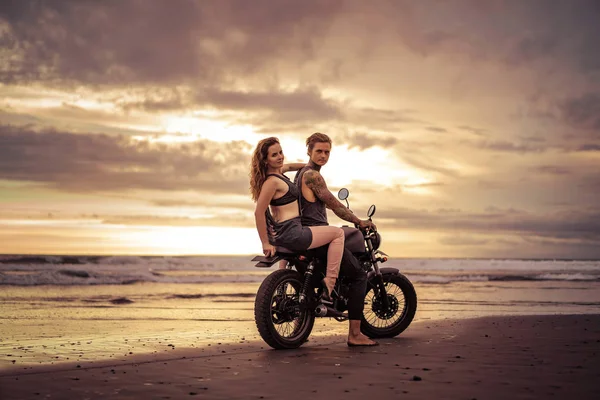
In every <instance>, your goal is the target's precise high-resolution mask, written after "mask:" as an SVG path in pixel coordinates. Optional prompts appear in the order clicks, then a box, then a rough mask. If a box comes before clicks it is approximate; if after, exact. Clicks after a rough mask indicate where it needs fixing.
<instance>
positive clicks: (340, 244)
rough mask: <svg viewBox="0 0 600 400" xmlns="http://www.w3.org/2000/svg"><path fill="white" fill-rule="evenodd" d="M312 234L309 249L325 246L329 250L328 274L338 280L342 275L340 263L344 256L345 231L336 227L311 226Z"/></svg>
mask: <svg viewBox="0 0 600 400" xmlns="http://www.w3.org/2000/svg"><path fill="white" fill-rule="evenodd" d="M309 228H310V230H311V232H312V242H311V243H310V246H309V249H314V248H316V247H321V246H325V245H326V244H328V243H329V249H328V250H327V273H326V276H327V277H329V278H337V277H338V275H339V273H340V263H341V262H342V255H343V254H344V239H345V236H344V231H343V230H342V228H338V227H335V226H309Z"/></svg>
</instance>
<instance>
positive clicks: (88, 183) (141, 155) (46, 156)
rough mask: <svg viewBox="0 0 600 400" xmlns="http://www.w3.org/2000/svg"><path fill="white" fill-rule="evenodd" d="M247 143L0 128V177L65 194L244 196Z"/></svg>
mask: <svg viewBox="0 0 600 400" xmlns="http://www.w3.org/2000/svg"><path fill="white" fill-rule="evenodd" d="M248 146H249V145H248V144H247V143H245V142H231V143H228V144H227V145H225V144H223V143H216V142H212V141H209V140H199V141H197V142H194V143H187V144H178V145H165V144H152V143H149V142H146V141H139V140H134V139H131V138H128V137H125V136H120V135H104V134H73V133H69V132H59V131H55V130H42V131H34V130H31V129H30V128H26V127H14V126H7V125H3V126H0V179H7V180H15V181H31V182H38V183H40V184H44V185H48V186H51V187H56V188H59V189H63V190H71V191H82V192H87V191H121V190H129V189H158V190H198V191H205V192H213V193H236V194H240V193H245V192H247V186H248V182H247V181H248V179H247V173H248V171H247V168H248V164H249V160H250V157H249V155H248V150H249V147H248Z"/></svg>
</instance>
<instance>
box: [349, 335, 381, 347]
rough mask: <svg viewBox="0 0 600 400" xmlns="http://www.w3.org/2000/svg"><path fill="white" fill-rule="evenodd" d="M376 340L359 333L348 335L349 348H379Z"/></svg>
mask: <svg viewBox="0 0 600 400" xmlns="http://www.w3.org/2000/svg"><path fill="white" fill-rule="evenodd" d="M378 344H379V343H377V342H376V341H374V340H371V339H369V338H368V337H367V336H365V335H363V334H362V333H359V334H358V335H348V346H377V345H378Z"/></svg>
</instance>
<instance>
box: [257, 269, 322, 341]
mask: <svg viewBox="0 0 600 400" xmlns="http://www.w3.org/2000/svg"><path fill="white" fill-rule="evenodd" d="M301 289H302V276H301V275H300V273H299V272H297V271H293V270H289V269H279V270H276V271H274V272H273V273H271V274H270V275H269V276H267V277H266V278H265V280H264V281H263V283H262V284H261V285H260V287H259V289H258V293H257V294H256V300H255V302H254V320H255V322H256V327H257V328H258V332H259V333H260V336H261V337H262V338H263V340H264V341H265V343H267V344H268V345H269V346H271V347H272V348H274V349H296V348H298V347H300V346H301V345H302V344H303V343H304V342H305V341H306V339H308V336H309V335H310V333H311V331H312V329H313V325H314V323H315V316H314V314H313V313H311V312H310V311H309V310H308V309H307V308H306V307H300V300H299V299H300V291H301Z"/></svg>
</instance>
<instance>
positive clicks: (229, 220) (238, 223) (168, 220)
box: [99, 212, 256, 228]
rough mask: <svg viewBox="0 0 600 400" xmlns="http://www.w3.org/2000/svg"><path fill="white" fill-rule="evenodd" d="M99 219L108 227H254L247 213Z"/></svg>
mask: <svg viewBox="0 0 600 400" xmlns="http://www.w3.org/2000/svg"><path fill="white" fill-rule="evenodd" d="M99 218H101V220H102V223H103V224H110V225H150V226H231V227H236V228H239V227H245V228H249V227H255V226H256V223H255V221H254V216H252V214H251V213H248V212H244V213H242V212H240V213H235V214H225V215H213V216H205V217H198V218H192V217H177V216H158V215H113V216H109V217H99Z"/></svg>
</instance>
